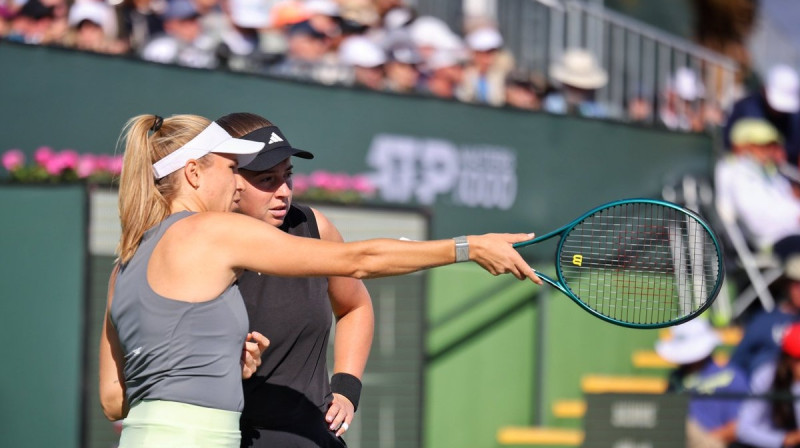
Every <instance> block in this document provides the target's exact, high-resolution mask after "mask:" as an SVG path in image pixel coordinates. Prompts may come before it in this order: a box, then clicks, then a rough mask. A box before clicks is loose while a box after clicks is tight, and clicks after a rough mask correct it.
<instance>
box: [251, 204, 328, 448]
mask: <svg viewBox="0 0 800 448" xmlns="http://www.w3.org/2000/svg"><path fill="white" fill-rule="evenodd" d="M281 230H283V231H285V232H287V233H289V234H291V235H297V236H303V237H309V238H319V229H318V227H317V221H316V219H315V218H314V213H313V211H312V210H311V209H310V208H309V207H306V206H302V205H297V204H295V205H292V206H291V208H290V209H289V212H288V214H287V216H286V219H285V220H284V224H283V225H282V226H281ZM276 256H280V254H276ZM308 256H310V257H311V256H313V254H308ZM239 289H240V291H241V293H242V296H243V297H244V302H245V306H246V307H247V314H248V316H249V318H250V330H251V331H253V330H255V331H258V332H260V333H262V334H263V335H265V336H266V337H267V338H269V340H270V345H269V348H267V350H266V352H265V353H264V355H263V357H262V363H261V366H260V367H259V368H258V371H257V372H256V374H255V375H253V377H252V378H250V379H249V380H246V381H244V394H245V406H244V411H243V412H242V421H243V425H244V426H249V427H254V428H259V429H272V430H277V431H284V432H292V433H297V432H300V431H304V432H305V431H307V430H311V428H312V427H314V428H317V430H315V431H314V432H316V433H317V436H321V437H322V438H324V439H328V437H330V436H327V435H326V434H325V432H328V431H327V429H325V428H323V426H325V425H326V424H325V421H324V416H325V413H326V412H327V410H328V406H329V404H330V402H331V400H332V398H333V396H332V394H331V387H330V382H329V379H328V368H327V362H326V354H327V347H328V336H329V335H330V330H331V325H332V322H333V312H332V308H331V304H330V299H329V298H328V279H327V278H325V277H315V278H311V277H300V278H288V277H274V276H271V275H260V274H258V273H254V272H245V273H244V274H243V275H242V276H241V277H240V278H239ZM319 428H322V429H321V430H319ZM242 436H243V444H244V442H245V440H246V439H247V438H248V436H247V430H246V429H245V430H244V431H243V433H242ZM317 436H313V435H311V434H304V439H305V440H308V441H310V439H314V438H317ZM265 437H269V434H267V435H265V434H263V433H262V434H261V435H260V436H259V438H260V439H262V440H259V442H260V443H259V446H261V443H263V442H265V440H263V439H264V438H265ZM334 439H335V438H334ZM315 443H316V444H314V445H308V446H328V445H326V443H327V442H323V441H322V440H317V441H316V442H315ZM264 446H268V445H264ZM275 446H278V445H275Z"/></svg>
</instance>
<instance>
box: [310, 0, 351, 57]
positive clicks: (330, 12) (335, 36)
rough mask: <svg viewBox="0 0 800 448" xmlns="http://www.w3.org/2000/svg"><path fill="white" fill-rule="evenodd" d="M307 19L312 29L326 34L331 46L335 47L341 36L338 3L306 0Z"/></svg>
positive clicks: (329, 0)
mask: <svg viewBox="0 0 800 448" xmlns="http://www.w3.org/2000/svg"><path fill="white" fill-rule="evenodd" d="M305 9H306V11H308V21H309V23H310V24H311V26H313V27H314V29H316V30H318V31H319V32H320V33H322V34H324V35H326V36H328V39H330V40H331V41H332V47H333V48H337V47H338V46H339V41H340V40H341V38H342V16H341V13H340V12H339V4H338V3H336V2H335V1H333V0H306V2H305Z"/></svg>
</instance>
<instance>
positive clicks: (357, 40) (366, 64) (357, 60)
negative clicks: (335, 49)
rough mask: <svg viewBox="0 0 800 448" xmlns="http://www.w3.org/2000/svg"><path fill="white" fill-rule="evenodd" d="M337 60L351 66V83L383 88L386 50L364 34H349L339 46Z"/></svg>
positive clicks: (365, 86)
mask: <svg viewBox="0 0 800 448" xmlns="http://www.w3.org/2000/svg"><path fill="white" fill-rule="evenodd" d="M339 61H340V62H341V63H342V64H345V65H349V66H352V67H353V83H352V84H353V85H355V86H358V87H363V88H366V89H370V90H383V89H384V88H385V83H384V65H385V64H386V52H384V51H383V48H381V47H380V46H379V45H378V44H376V43H374V42H372V41H371V40H370V39H369V38H367V37H364V36H351V37H348V38H347V39H345V40H344V41H342V45H341V46H340V47H339Z"/></svg>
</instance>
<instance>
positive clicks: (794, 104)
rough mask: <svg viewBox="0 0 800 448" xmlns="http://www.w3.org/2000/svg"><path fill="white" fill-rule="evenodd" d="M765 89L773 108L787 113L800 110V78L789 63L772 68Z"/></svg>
mask: <svg viewBox="0 0 800 448" xmlns="http://www.w3.org/2000/svg"><path fill="white" fill-rule="evenodd" d="M764 90H765V92H766V94H767V102H768V103H769V105H770V107H772V108H773V109H775V110H777V111H780V112H785V113H795V112H797V111H800V79H798V76H797V72H796V71H794V69H793V68H791V67H789V66H788V65H783V64H781V65H776V66H775V67H772V68H771V69H770V71H769V73H768V74H767V82H766V85H765V86H764Z"/></svg>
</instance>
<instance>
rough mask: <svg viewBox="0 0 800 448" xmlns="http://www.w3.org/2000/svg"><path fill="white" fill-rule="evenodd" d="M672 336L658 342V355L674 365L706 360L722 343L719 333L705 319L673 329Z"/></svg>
mask: <svg viewBox="0 0 800 448" xmlns="http://www.w3.org/2000/svg"><path fill="white" fill-rule="evenodd" d="M670 336H671V337H670V338H669V339H664V340H659V341H657V342H656V353H658V356H660V357H662V358H664V359H665V360H667V361H669V362H671V363H673V364H691V363H694V362H697V361H700V360H702V359H705V358H707V357H708V356H709V355H711V354H712V353H713V352H714V349H715V348H717V346H718V345H719V344H720V342H721V341H720V338H719V335H717V332H716V331H714V329H713V328H711V325H710V324H709V323H708V320H706V319H703V318H697V319H692V320H690V321H689V322H686V323H683V324H680V325H678V326H676V327H672V329H671V330H670Z"/></svg>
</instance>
